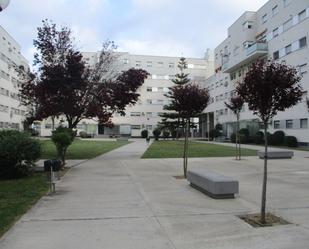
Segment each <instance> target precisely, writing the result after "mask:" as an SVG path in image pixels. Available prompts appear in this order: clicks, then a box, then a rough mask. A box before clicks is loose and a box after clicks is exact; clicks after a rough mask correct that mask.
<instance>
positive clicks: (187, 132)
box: [186, 119, 190, 178]
mask: <svg viewBox="0 0 309 249" xmlns="http://www.w3.org/2000/svg"><path fill="white" fill-rule="evenodd" d="M189 132H190V119H188V121H187V126H186V139H187V144H186V146H187V147H186V178H187V171H188V153H189Z"/></svg>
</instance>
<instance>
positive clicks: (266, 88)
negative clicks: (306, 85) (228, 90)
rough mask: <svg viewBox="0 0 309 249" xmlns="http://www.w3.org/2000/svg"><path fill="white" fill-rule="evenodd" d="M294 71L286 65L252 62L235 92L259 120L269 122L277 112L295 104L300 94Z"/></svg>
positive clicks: (295, 71)
mask: <svg viewBox="0 0 309 249" xmlns="http://www.w3.org/2000/svg"><path fill="white" fill-rule="evenodd" d="M300 79H301V78H300V76H299V74H298V72H297V70H296V69H295V68H293V67H290V66H288V65H285V64H280V63H275V62H272V61H264V60H260V61H258V62H256V63H254V64H253V65H252V67H251V68H250V70H249V72H248V73H247V74H246V77H245V78H244V80H243V82H240V83H239V85H238V87H237V92H238V94H239V95H240V96H241V97H242V98H243V99H244V101H245V102H247V103H248V107H249V109H250V110H251V111H253V112H254V114H256V115H258V116H259V117H260V118H261V120H262V121H263V122H264V121H266V122H268V121H269V120H270V119H271V118H273V117H274V116H275V115H276V114H277V113H278V112H279V111H284V110H285V109H287V108H290V107H292V106H293V105H295V104H297V103H298V102H299V101H300V100H301V98H302V96H303V90H302V87H301V86H300V85H299V84H298V82H299V81H300Z"/></svg>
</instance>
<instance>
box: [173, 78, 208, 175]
mask: <svg viewBox="0 0 309 249" xmlns="http://www.w3.org/2000/svg"><path fill="white" fill-rule="evenodd" d="M171 96H172V98H171V99H172V103H171V104H172V106H173V108H174V110H175V111H176V112H178V113H179V117H180V118H182V119H183V120H184V123H185V141H184V150H183V170H184V177H185V178H186V177H187V168H188V137H189V129H190V119H191V118H192V117H194V116H197V115H199V114H200V113H201V112H203V111H204V109H205V108H206V107H207V105H208V102H209V92H208V90H207V89H205V88H200V87H199V86H197V85H194V84H191V83H188V84H185V85H177V86H174V87H172V88H171Z"/></svg>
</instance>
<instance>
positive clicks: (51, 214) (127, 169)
mask: <svg viewBox="0 0 309 249" xmlns="http://www.w3.org/2000/svg"><path fill="white" fill-rule="evenodd" d="M146 148H147V145H146V142H145V141H144V140H136V141H134V143H131V144H129V145H126V146H124V147H121V148H119V149H117V150H114V151H112V152H109V153H107V154H105V155H102V156H100V157H97V158H95V159H92V160H89V161H86V162H84V163H82V164H80V165H79V166H77V167H74V168H72V169H71V170H70V171H69V172H68V173H67V175H66V176H65V177H64V178H63V180H62V181H61V182H60V183H59V184H58V186H57V194H55V195H53V196H45V197H43V198H42V199H41V200H40V201H39V202H38V203H37V205H35V206H34V207H33V208H32V209H31V210H30V211H29V212H28V213H27V214H26V215H24V216H23V217H22V218H21V220H20V221H19V222H17V224H16V225H15V226H14V227H13V228H12V229H11V230H10V231H9V232H8V233H7V234H6V235H5V236H4V237H3V238H2V239H1V240H0V248H1V249H149V248H152V249H205V248H209V249H212V248H218V249H225V248H226V249H227V248H228V249H233V248H235V249H236V248H237V249H242V248H243V249H245V248H246V249H247V248H250V249H257V248H264V249H281V248H282V249H292V248H293V249H307V248H308V245H309V192H308V189H309V159H307V158H299V157H297V158H294V159H292V160H276V161H271V162H270V166H269V170H270V174H269V189H268V200H269V201H268V203H267V205H268V209H269V210H270V211H272V212H273V213H275V214H277V215H281V216H282V217H284V218H285V219H287V220H288V221H290V222H291V223H293V224H291V225H286V226H280V227H270V228H262V229H256V228H251V227H250V226H248V225H247V224H246V223H244V222H243V221H241V220H240V219H239V218H238V217H237V215H240V214H244V213H252V212H258V211H259V204H260V194H261V179H262V161H261V160H259V159H257V158H255V157H250V158H249V157H248V158H245V159H244V160H242V161H240V162H238V161H235V160H233V159H232V158H209V159H198V158H196V159H190V160H189V168H190V167H191V168H202V167H203V168H208V169H211V170H214V171H217V172H220V173H223V174H225V175H228V176H232V177H234V178H236V179H238V180H239V182H240V195H239V196H237V198H236V199H233V200H213V199H211V198H209V197H207V196H205V195H204V194H202V193H200V192H198V191H196V190H195V189H192V188H191V187H190V186H189V185H188V183H187V182H186V181H185V180H177V179H175V178H174V177H173V176H176V175H181V173H182V168H181V159H164V160H162V159H140V157H141V155H142V154H143V152H144V151H145V150H146Z"/></svg>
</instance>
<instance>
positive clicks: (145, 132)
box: [141, 130, 148, 138]
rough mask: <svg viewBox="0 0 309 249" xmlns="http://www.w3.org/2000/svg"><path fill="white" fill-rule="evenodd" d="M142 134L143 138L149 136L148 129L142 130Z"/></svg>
mask: <svg viewBox="0 0 309 249" xmlns="http://www.w3.org/2000/svg"><path fill="white" fill-rule="evenodd" d="M141 136H142V138H147V137H148V131H147V130H142V132H141Z"/></svg>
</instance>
